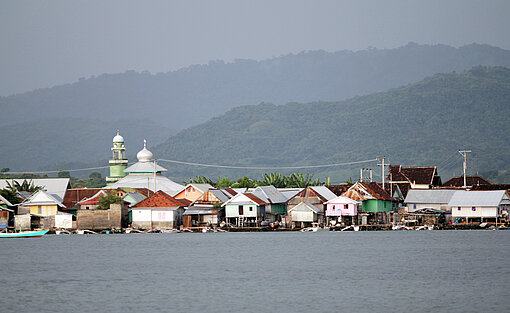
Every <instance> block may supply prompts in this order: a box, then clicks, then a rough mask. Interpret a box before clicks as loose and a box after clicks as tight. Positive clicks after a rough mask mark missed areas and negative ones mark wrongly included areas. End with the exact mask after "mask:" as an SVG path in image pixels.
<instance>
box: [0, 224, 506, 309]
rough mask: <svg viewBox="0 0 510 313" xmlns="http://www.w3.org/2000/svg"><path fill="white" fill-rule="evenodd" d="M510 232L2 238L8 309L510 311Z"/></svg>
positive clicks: (1, 280)
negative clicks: (509, 261)
mask: <svg viewBox="0 0 510 313" xmlns="http://www.w3.org/2000/svg"><path fill="white" fill-rule="evenodd" d="M509 240H510V232H508V231H423V232H416V231H412V232H411V231H409V232H405V231H403V232H322V233H299V232H282V233H273V232H271V233H207V234H201V233H200V234H198V233H197V234H191V233H183V234H129V235H126V234H124V235H89V236H85V235H68V236H56V235H47V236H44V237H42V238H34V239H30V238H27V239H3V240H1V241H0V249H1V250H0V251H1V254H0V262H1V268H0V285H1V286H2V295H1V298H0V305H1V306H0V307H1V308H2V309H1V312H121V311H122V312H312V311H313V312H439V311H441V312H505V311H506V312H508V311H510V298H509V293H510V275H509V274H510V270H509V263H508V260H509V259H510V241H509Z"/></svg>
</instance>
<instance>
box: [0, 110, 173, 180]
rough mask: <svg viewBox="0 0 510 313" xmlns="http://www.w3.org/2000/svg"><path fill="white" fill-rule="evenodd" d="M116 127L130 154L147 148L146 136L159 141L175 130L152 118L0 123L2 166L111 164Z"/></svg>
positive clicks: (151, 141) (31, 168) (30, 168)
mask: <svg viewBox="0 0 510 313" xmlns="http://www.w3.org/2000/svg"><path fill="white" fill-rule="evenodd" d="M116 128H118V129H120V132H121V135H122V136H124V139H125V140H126V147H127V150H126V151H127V154H128V155H130V156H131V155H133V156H134V155H135V154H136V153H137V152H138V151H139V150H140V149H141V148H142V147H143V139H147V140H148V142H149V144H156V143H160V142H163V141H164V140H165V139H167V138H168V136H170V135H171V134H173V133H175V132H174V131H172V130H169V129H168V128H165V127H162V126H158V125H154V123H153V122H151V121H148V120H119V121H112V122H108V123H107V122H104V121H101V120H97V119H83V118H74V119H63V118H54V119H44V120H39V121H36V122H22V123H18V124H14V125H3V126H0V142H1V143H2V153H1V154H0V168H5V167H8V168H10V169H11V170H14V171H17V170H22V171H34V170H40V169H42V168H44V169H46V170H48V169H51V170H57V169H73V168H85V167H95V166H105V165H108V162H107V159H108V158H109V157H110V155H111V150H110V149H111V147H112V138H113V136H115V134H116ZM131 159H133V158H131ZM98 160H104V161H98ZM85 174H86V175H88V174H89V173H85Z"/></svg>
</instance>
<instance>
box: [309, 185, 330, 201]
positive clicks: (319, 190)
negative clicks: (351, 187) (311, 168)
mask: <svg viewBox="0 0 510 313" xmlns="http://www.w3.org/2000/svg"><path fill="white" fill-rule="evenodd" d="M310 188H311V189H313V191H315V192H316V193H318V194H320V195H321V196H322V197H324V199H326V201H329V200H332V199H335V198H336V195H335V194H334V193H333V192H332V191H331V190H329V188H328V187H326V186H310Z"/></svg>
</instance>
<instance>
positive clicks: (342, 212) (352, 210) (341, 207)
mask: <svg viewBox="0 0 510 313" xmlns="http://www.w3.org/2000/svg"><path fill="white" fill-rule="evenodd" d="M346 205H347V208H345V206H346ZM357 213H358V212H357V205H355V204H352V203H328V204H327V209H326V216H355V215H356V214H357Z"/></svg>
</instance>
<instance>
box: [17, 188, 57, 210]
mask: <svg viewBox="0 0 510 313" xmlns="http://www.w3.org/2000/svg"><path fill="white" fill-rule="evenodd" d="M53 204H56V205H58V206H60V207H63V208H65V205H63V204H62V200H60V199H59V196H57V195H53V194H50V193H49V192H46V191H45V190H39V191H36V192H35V193H34V194H33V195H32V196H31V197H30V198H29V199H28V200H26V201H25V202H23V205H53Z"/></svg>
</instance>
